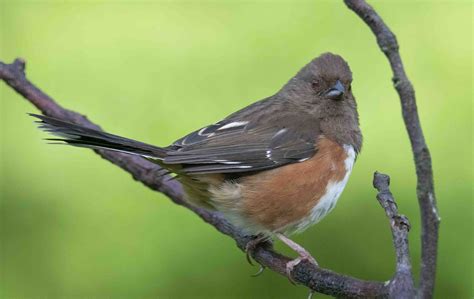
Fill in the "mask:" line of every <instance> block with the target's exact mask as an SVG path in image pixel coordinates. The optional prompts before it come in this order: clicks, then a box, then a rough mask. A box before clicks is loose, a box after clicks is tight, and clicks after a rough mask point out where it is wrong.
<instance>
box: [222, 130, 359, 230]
mask: <svg viewBox="0 0 474 299" xmlns="http://www.w3.org/2000/svg"><path fill="white" fill-rule="evenodd" d="M316 147H317V153H316V154H315V155H314V156H313V157H312V158H310V159H308V160H306V161H303V162H299V163H293V164H289V165H285V166H282V167H279V168H275V169H272V170H268V171H263V172H260V173H257V174H255V175H251V176H247V177H244V178H242V180H241V181H240V182H239V183H238V184H232V183H227V184H228V185H227V186H224V187H222V186H221V188H219V190H220V191H219V192H220V193H219V192H217V193H214V198H215V200H216V203H217V204H218V205H217V207H218V209H220V210H222V211H223V212H224V214H226V215H227V216H228V218H229V220H231V222H233V223H234V224H235V225H237V226H239V227H241V228H243V229H244V230H246V231H247V233H249V234H257V233H274V232H294V231H302V230H304V229H306V228H307V227H308V226H310V225H311V224H314V223H316V222H318V221H319V220H321V219H322V218H323V217H324V216H325V215H327V213H328V212H329V211H331V210H332V209H333V208H334V206H335V204H336V202H337V199H338V197H339V196H340V194H341V193H342V191H343V189H344V187H345V185H346V183H347V180H348V178H349V174H350V172H351V170H352V166H353V163H354V160H355V151H354V149H353V148H352V147H351V146H341V145H339V144H337V143H336V142H334V141H332V140H330V139H327V138H320V139H319V140H318V142H317V144H316ZM219 207H220V208H219Z"/></svg>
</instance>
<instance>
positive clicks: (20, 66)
mask: <svg viewBox="0 0 474 299" xmlns="http://www.w3.org/2000/svg"><path fill="white" fill-rule="evenodd" d="M24 70H25V62H24V60H21V59H17V60H15V61H14V62H13V63H12V64H4V63H2V62H0V79H2V80H3V81H5V83H7V84H8V85H9V86H10V87H12V88H13V89H14V90H15V91H17V92H18V93H19V94H21V95H23V96H24V97H25V98H26V99H27V100H28V101H29V102H31V103H32V104H33V105H35V106H36V107H37V108H38V109H39V110H40V111H41V112H42V113H43V114H45V115H48V116H52V117H56V118H59V119H62V120H66V121H70V122H73V123H77V124H80V125H83V126H87V127H89V128H94V129H100V128H99V127H98V126H97V125H95V124H93V123H92V122H90V121H89V120H88V119H87V118H86V117H85V116H83V115H81V114H78V113H76V112H73V111H71V110H67V109H64V108H62V107H61V106H60V105H58V104H57V103H56V102H55V101H54V100H53V99H52V98H51V97H49V96H48V95H46V94H45V93H44V92H42V91H41V90H40V89H38V88H37V87H36V86H34V85H33V84H32V83H31V82H30V81H28V80H27V79H26V76H25V73H24ZM95 152H96V153H97V154H99V155H100V156H101V157H102V158H104V159H106V160H108V161H110V162H112V163H113V164H115V165H117V166H119V167H121V168H122V169H124V170H125V171H127V172H129V173H130V174H131V175H132V176H133V178H134V179H135V180H136V181H139V182H142V183H143V184H144V185H146V186H147V187H149V188H151V189H153V190H155V191H158V192H161V193H163V194H165V195H167V196H168V197H169V198H170V199H171V200H172V201H173V202H175V203H176V204H179V205H182V206H184V207H186V208H188V209H190V210H192V211H193V212H194V213H196V214H197V215H199V216H200V217H201V218H202V219H203V220H204V221H205V222H207V223H209V224H211V225H212V226H214V227H215V228H216V229H217V230H218V231H220V232H221V233H223V234H226V235H228V236H230V237H231V238H233V239H234V240H235V241H236V243H237V246H238V247H239V248H240V249H241V250H244V249H245V248H246V246H247V243H248V242H249V241H250V240H251V238H250V237H248V236H245V235H244V234H243V233H242V232H240V231H239V230H238V229H236V228H235V227H233V226H232V225H231V224H230V223H229V222H227V221H226V220H225V219H224V218H223V217H222V215H221V214H220V213H218V212H212V211H208V210H205V209H201V208H197V207H194V206H192V205H189V204H188V203H187V202H186V201H184V200H183V193H182V189H181V185H180V184H179V183H178V182H177V181H176V180H169V177H168V176H166V175H162V169H161V168H160V167H159V166H158V165H156V164H153V163H151V162H149V161H147V160H145V159H142V158H139V157H135V156H131V155H126V154H121V153H117V152H113V151H106V150H96V151H95ZM252 256H253V258H254V259H255V260H256V261H257V262H259V263H260V264H262V265H263V266H265V267H266V268H269V269H271V270H273V271H275V272H277V273H280V274H282V275H286V264H287V263H288V262H289V261H290V260H291V259H290V258H288V257H286V256H283V255H281V254H279V253H277V252H275V251H274V250H273V249H272V247H271V245H270V244H266V245H265V246H258V247H257V248H256V250H255V251H254V252H253V255H252ZM243 260H244V259H243ZM292 274H293V276H294V280H295V281H296V282H298V283H300V284H302V285H305V286H307V287H308V288H310V289H311V290H313V291H316V292H320V293H324V294H327V295H332V296H336V297H344V298H383V297H387V296H388V288H387V286H386V285H385V284H384V283H382V282H376V281H364V280H360V279H357V278H353V277H350V276H346V275H342V274H338V273H335V272H333V271H331V270H328V269H324V268H320V267H315V266H314V265H312V264H310V263H306V262H302V263H300V264H298V265H297V266H296V267H295V268H294V270H293V272H292Z"/></svg>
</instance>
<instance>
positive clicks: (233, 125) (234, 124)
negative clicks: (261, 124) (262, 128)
mask: <svg viewBox="0 0 474 299" xmlns="http://www.w3.org/2000/svg"><path fill="white" fill-rule="evenodd" d="M248 123H249V122H248V121H234V122H231V123H228V124H226V125H223V126H222V127H220V128H219V129H217V130H218V131H219V130H225V129H230V128H236V127H243V126H245V125H246V124H248Z"/></svg>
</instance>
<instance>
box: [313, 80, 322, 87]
mask: <svg viewBox="0 0 474 299" xmlns="http://www.w3.org/2000/svg"><path fill="white" fill-rule="evenodd" d="M311 86H312V87H313V88H314V89H319V87H320V86H321V81H320V80H317V79H316V80H314V81H313V82H311Z"/></svg>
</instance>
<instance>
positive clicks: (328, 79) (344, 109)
mask: <svg viewBox="0 0 474 299" xmlns="http://www.w3.org/2000/svg"><path fill="white" fill-rule="evenodd" d="M351 84H352V72H351V70H350V68H349V65H348V64H347V62H346V61H345V60H344V59H343V58H342V57H341V56H339V55H335V54H332V53H324V54H322V55H321V56H319V57H317V58H315V59H313V60H312V61H311V62H310V63H308V64H307V65H306V66H304V67H303V68H302V69H301V70H300V71H299V72H298V73H297V74H296V76H295V77H293V78H292V79H291V80H290V81H289V82H288V83H287V84H286V85H285V86H284V87H283V88H282V90H281V91H280V93H281V95H283V97H284V98H286V99H287V100H290V101H292V102H295V103H297V104H298V105H299V106H300V107H303V109H304V110H305V111H306V112H308V113H310V114H311V115H312V116H313V117H314V118H316V119H318V122H320V125H321V130H322V131H323V133H324V134H326V135H333V136H335V137H334V139H340V138H343V139H351V141H352V142H351V143H352V144H354V145H355V147H356V148H358V149H360V143H361V136H350V137H349V136H346V135H347V134H349V133H350V134H352V133H355V135H360V130H359V116H358V113H357V105H356V102H355V99H354V96H353V94H352V88H351ZM354 139H356V140H354Z"/></svg>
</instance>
